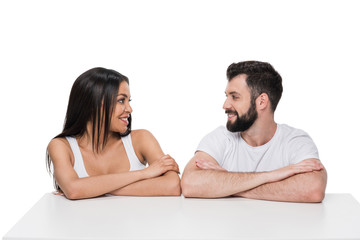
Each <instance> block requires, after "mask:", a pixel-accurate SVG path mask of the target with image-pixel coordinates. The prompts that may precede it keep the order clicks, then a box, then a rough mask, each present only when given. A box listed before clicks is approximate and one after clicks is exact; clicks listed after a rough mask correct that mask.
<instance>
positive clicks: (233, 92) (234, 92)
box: [225, 91, 241, 95]
mask: <svg viewBox="0 0 360 240" xmlns="http://www.w3.org/2000/svg"><path fill="white" fill-rule="evenodd" d="M225 94H227V93H226V92H225ZM229 94H232V95H234V94H236V95H241V94H240V93H238V92H236V91H232V92H229Z"/></svg>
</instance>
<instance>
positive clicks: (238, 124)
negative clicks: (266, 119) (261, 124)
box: [225, 101, 258, 132]
mask: <svg viewBox="0 0 360 240" xmlns="http://www.w3.org/2000/svg"><path fill="white" fill-rule="evenodd" d="M225 113H232V114H235V115H236V120H235V122H234V123H231V122H230V121H228V122H227V124H226V128H227V129H228V130H229V131H230V132H244V131H246V130H248V129H249V128H250V127H251V126H252V125H253V124H254V122H255V121H256V119H257V118H258V114H257V112H256V105H255V101H251V104H250V107H249V110H248V111H247V113H245V114H243V115H241V116H239V114H238V113H237V112H236V111H231V110H226V111H225Z"/></svg>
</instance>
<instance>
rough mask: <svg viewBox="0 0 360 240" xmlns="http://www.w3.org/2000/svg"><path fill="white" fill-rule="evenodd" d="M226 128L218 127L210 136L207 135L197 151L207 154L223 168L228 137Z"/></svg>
mask: <svg viewBox="0 0 360 240" xmlns="http://www.w3.org/2000/svg"><path fill="white" fill-rule="evenodd" d="M224 130H225V128H224V127H218V128H217V129H215V130H214V131H212V132H211V133H209V134H208V135H206V136H205V137H204V138H203V139H202V140H201V141H200V143H199V145H198V147H197V148H196V151H202V152H206V153H207V154H209V155H210V156H212V157H213V158H215V160H216V161H217V162H218V163H219V165H220V166H222V164H223V161H224V153H225V150H226V141H227V139H228V138H227V137H226V135H225V132H224Z"/></svg>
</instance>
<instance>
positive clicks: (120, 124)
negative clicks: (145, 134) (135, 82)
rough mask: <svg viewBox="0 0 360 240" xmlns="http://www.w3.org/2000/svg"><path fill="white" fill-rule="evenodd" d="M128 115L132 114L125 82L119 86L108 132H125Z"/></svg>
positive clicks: (127, 86)
mask: <svg viewBox="0 0 360 240" xmlns="http://www.w3.org/2000/svg"><path fill="white" fill-rule="evenodd" d="M130 113H132V108H131V106H130V89H129V85H128V84H127V82H125V81H123V82H121V84H120V86H119V91H118V95H117V98H116V103H115V108H114V112H113V114H112V118H111V123H110V131H112V132H118V133H124V132H126V131H127V126H128V124H129V117H130Z"/></svg>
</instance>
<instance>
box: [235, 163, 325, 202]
mask: <svg viewBox="0 0 360 240" xmlns="http://www.w3.org/2000/svg"><path fill="white" fill-rule="evenodd" d="M326 182H327V174H326V170H325V169H322V170H321V171H313V172H308V173H300V174H297V175H294V176H291V177H289V178H286V179H284V180H281V181H278V182H273V183H266V184H263V185H261V186H258V187H256V188H253V189H250V190H248V191H244V192H239V193H237V194H235V195H234V196H241V197H246V198H254V199H263V200H272V201H286V202H321V201H322V200H323V198H324V195H325V188H326Z"/></svg>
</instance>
